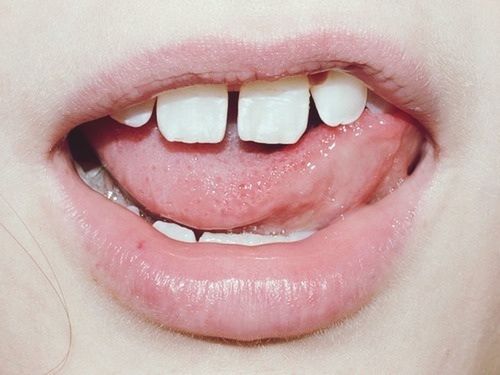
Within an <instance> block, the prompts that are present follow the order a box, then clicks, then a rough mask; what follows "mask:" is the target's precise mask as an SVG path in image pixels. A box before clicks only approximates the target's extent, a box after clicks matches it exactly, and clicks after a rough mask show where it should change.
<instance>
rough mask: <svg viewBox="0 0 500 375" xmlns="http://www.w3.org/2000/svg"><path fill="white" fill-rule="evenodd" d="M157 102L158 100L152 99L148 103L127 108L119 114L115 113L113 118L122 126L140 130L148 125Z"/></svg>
mask: <svg viewBox="0 0 500 375" xmlns="http://www.w3.org/2000/svg"><path fill="white" fill-rule="evenodd" d="M155 100H156V99H151V100H148V101H147V102H144V103H140V104H137V105H134V106H132V107H128V108H125V109H123V110H121V111H119V112H116V113H113V114H112V115H111V118H112V119H113V120H115V121H118V122H120V123H122V124H125V125H128V126H131V127H133V128H138V127H140V126H142V125H145V124H147V123H148V121H149V119H150V118H151V115H152V114H153V107H154V106H155Z"/></svg>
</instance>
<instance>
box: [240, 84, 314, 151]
mask: <svg viewBox="0 0 500 375" xmlns="http://www.w3.org/2000/svg"><path fill="white" fill-rule="evenodd" d="M309 96H310V94H309V80H308V78H307V77H305V76H300V77H299V76H297V77H289V78H284V79H280V80H279V81H274V82H264V81H254V82H250V83H246V84H244V85H243V86H242V87H241V89H240V96H239V101H238V134H239V136H240V138H241V139H242V140H244V141H253V142H259V143H268V144H293V143H296V142H297V141H298V140H299V138H300V137H301V136H302V134H304V132H305V130H306V128H307V119H308V117H309Z"/></svg>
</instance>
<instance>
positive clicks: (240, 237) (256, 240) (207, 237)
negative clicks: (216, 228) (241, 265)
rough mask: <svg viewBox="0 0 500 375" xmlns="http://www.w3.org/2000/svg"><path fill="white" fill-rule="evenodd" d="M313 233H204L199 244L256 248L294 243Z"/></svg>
mask: <svg viewBox="0 0 500 375" xmlns="http://www.w3.org/2000/svg"><path fill="white" fill-rule="evenodd" d="M312 234H313V232H295V233H290V234H289V235H288V236H283V235H276V236H272V235H263V234H254V233H240V234H236V233H211V232H205V233H203V234H202V235H201V237H200V242H211V243H220V244H232V245H245V246H258V245H265V244H270V243H277V242H296V241H300V240H303V239H305V238H307V237H309V236H311V235H312Z"/></svg>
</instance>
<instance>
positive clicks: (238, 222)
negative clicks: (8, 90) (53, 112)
mask: <svg viewBox="0 0 500 375" xmlns="http://www.w3.org/2000/svg"><path fill="white" fill-rule="evenodd" d="M295 43H298V42H297V41H295ZM358 46H359V44H358ZM233 47H234V46H233ZM225 48H227V46H226V47H225ZM269 48H270V49H271V50H273V49H274V50H277V49H279V48H278V47H277V46H270V47H269ZM318 48H319V47H318V46H317V45H311V46H308V47H304V48H302V49H301V53H302V54H303V60H304V61H308V63H307V64H305V63H303V62H302V60H301V59H299V58H297V56H293V57H289V61H287V62H286V63H287V64H289V66H288V69H281V70H280V68H279V65H280V64H282V63H281V62H279V60H275V63H274V65H273V66H272V69H269V67H267V68H265V67H262V66H259V65H258V64H255V66H253V68H252V69H251V71H252V72H253V74H246V75H245V74H241V73H240V74H234V73H232V74H229V73H224V72H221V73H217V74H213V73H212V74H211V75H206V74H197V75H193V74H187V75H186V74H178V75H175V76H174V75H172V74H171V75H166V76H165V77H163V78H162V82H165V84H164V85H163V86H162V85H160V86H162V87H158V83H157V82H158V80H156V81H155V82H156V83H155V84H154V85H149V86H148V87H149V88H145V89H144V90H142V91H141V92H139V93H138V94H135V96H134V95H129V96H128V97H129V98H132V97H133V99H128V101H127V103H126V106H123V103H122V102H120V101H119V100H115V101H114V102H113V103H114V104H113V105H112V110H110V111H109V112H107V113H106V112H104V113H99V115H98V116H97V115H95V114H93V116H92V118H85V121H82V122H80V125H78V124H76V123H74V124H73V125H72V126H71V127H70V128H68V129H67V130H68V133H67V134H65V135H64V137H63V141H62V142H59V145H60V146H59V147H57V148H56V149H55V150H54V160H55V162H56V165H57V170H58V175H59V177H60V180H61V181H62V185H63V189H64V194H65V196H66V197H67V202H68V206H67V208H68V209H67V213H68V215H69V216H70V217H71V218H72V219H73V220H75V222H76V223H78V225H79V227H80V228H81V229H82V230H83V237H84V241H85V245H86V248H87V249H88V252H89V257H88V258H89V260H90V267H91V271H92V273H93V274H94V276H95V277H96V279H97V280H98V281H99V282H100V283H102V284H104V285H106V286H107V287H108V288H109V289H110V290H111V292H112V293H113V294H114V295H115V296H116V297H117V298H118V299H119V300H121V301H122V302H124V303H125V304H126V305H128V306H129V307H131V308H132V309H134V310H136V311H138V312H140V313H142V314H144V316H146V317H147V318H148V319H151V320H152V321H154V322H157V323H160V324H162V325H165V326H166V327H169V328H171V329H175V330H178V331H181V332H186V333H191V334H195V335H201V336H211V337H221V338H228V339H235V340H244V341H249V340H257V339H264V338H285V337H293V336H299V335H302V334H305V333H309V332H312V331H314V330H317V329H320V328H325V327H328V326H329V325H331V324H332V323H333V322H335V321H337V320H339V319H342V318H345V317H347V316H348V315H350V314H352V313H353V312H356V311H357V310H359V309H360V308H361V307H362V306H363V305H364V304H366V303H367V302H368V301H369V300H370V299H371V298H372V297H373V295H374V294H375V293H376V292H377V290H379V288H380V286H381V285H382V283H383V281H384V279H385V278H386V277H385V276H386V274H387V269H388V268H389V267H388V266H389V265H390V264H391V263H392V260H393V258H394V256H395V255H396V254H397V253H399V252H400V251H401V250H402V247H403V246H404V243H405V240H406V238H407V236H408V233H409V232H410V229H411V224H412V222H413V218H414V216H415V213H416V209H417V205H418V201H419V199H420V196H421V194H422V192H423V191H424V189H425V186H426V183H427V181H428V179H429V176H430V175H431V173H432V170H433V165H434V147H433V145H432V139H431V138H430V136H429V134H430V133H431V132H432V129H430V128H429V127H428V126H427V124H426V123H425V122H427V121H428V119H429V116H430V115H429V114H430V113H431V112H432V111H431V109H430V108H428V109H426V108H425V107H424V106H423V104H422V103H423V102H425V100H424V99H422V98H423V97H425V96H426V95H427V92H426V90H425V89H424V88H421V87H420V86H419V84H421V83H422V79H421V76H420V75H418V74H417V75H416V73H415V70H414V69H411V68H410V65H408V66H406V68H405V69H401V72H399V73H395V72H393V73H391V74H385V73H387V70H383V69H382V68H379V67H378V66H379V65H380V64H382V63H383V61H382V62H381V59H380V58H379V59H377V57H376V56H375V55H376V52H373V51H374V50H375V48H374V46H373V45H372V47H371V48H372V49H371V50H370V49H362V50H363V51H364V55H363V61H365V60H364V59H366V60H370V58H371V59H373V60H374V62H373V63H371V64H367V63H366V62H363V63H361V62H359V61H361V58H356V56H354V55H353V54H352V53H351V54H350V55H349V56H348V53H347V52H346V51H344V55H343V56H338V51H337V55H336V54H335V53H336V52H335V51H334V50H333V47H331V46H330V47H324V48H322V51H321V53H319V52H318V51H317V49H318ZM370 51H372V52H370ZM240 52H241V53H240V54H239V59H240V60H239V61H245V63H246V64H249V63H248V61H249V59H245V58H246V57H248V56H250V55H252V56H259V54H262V53H265V52H263V51H262V48H260V49H259V48H255V49H248V48H245V51H240ZM190 53H191V52H190ZM321 54H324V56H322V55H321ZM275 55H276V54H275ZM312 56H314V57H315V59H316V60H317V61H316V60H314V61H313V62H311V59H312ZM334 57H335V58H334ZM177 58H179V57H177ZM253 58H254V57H253ZM223 59H224V61H226V59H227V56H226V57H224V58H223ZM218 64H219V66H220V65H221V64H220V62H219V63H218ZM228 64H230V62H228ZM234 64H238V63H237V62H236V63H234ZM401 64H402V65H404V64H410V63H409V62H408V61H404V62H402V63H401ZM240 65H241V64H240ZM291 66H294V67H300V68H297V69H290V67H291ZM375 66H377V67H378V68H377V69H375ZM411 66H413V65H411ZM205 69H207V70H206V71H214V70H211V69H210V67H208V68H207V67H205ZM266 69H267V70H266ZM234 70H239V71H242V69H236V68H234ZM247 70H248V68H247ZM248 71H250V70H248ZM277 72H281V73H277ZM399 76H401V77H403V78H401V79H399V78H398V77H399ZM175 77H177V78H175ZM179 77H180V78H179ZM186 77H187V78H186ZM138 82H140V81H138ZM402 82H404V83H402ZM408 93H411V95H410V94H408ZM412 95H415V97H412ZM382 96H383V97H384V98H386V99H382ZM116 103H119V104H116ZM75 117H77V116H75ZM418 117H419V118H418ZM82 118H84V116H83V115H82ZM70 130H71V131H70Z"/></svg>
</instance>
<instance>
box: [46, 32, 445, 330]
mask: <svg viewBox="0 0 500 375" xmlns="http://www.w3.org/2000/svg"><path fill="white" fill-rule="evenodd" d="M402 56H404V54H403V53H401V52H398V51H397V49H396V48H395V47H393V46H388V45H387V44H384V43H382V42H380V41H374V40H369V39H363V38H358V37H353V36H346V35H326V34H321V35H316V36H308V37H305V38H301V39H300V40H297V39H294V40H292V41H290V40H289V41H284V42H282V43H279V44H276V45H264V46H263V45H244V44H239V43H228V42H222V43H220V42H208V43H206V44H200V43H194V42H193V43H187V44H184V45H182V46H177V47H174V48H171V49H162V50H160V51H157V52H156V53H153V54H148V55H147V56H141V57H140V58H137V59H133V60H132V61H131V62H128V63H127V64H125V65H123V66H122V67H121V68H120V69H118V70H117V71H116V70H115V71H114V73H113V74H103V75H102V77H104V78H103V79H101V80H100V81H101V82H103V83H102V86H101V84H97V85H93V86H92V87H90V88H89V89H87V90H85V91H84V92H83V93H79V94H78V95H77V96H76V99H75V98H72V100H71V101H70V103H71V104H70V105H69V107H68V111H67V113H70V114H71V116H68V115H66V118H65V119H66V120H68V119H71V124H69V122H70V121H66V124H65V125H64V126H61V127H60V128H61V129H59V131H60V132H62V133H64V132H67V131H68V129H69V127H70V126H74V125H75V124H76V123H78V122H83V121H86V120H89V119H90V118H96V117H101V116H104V115H106V114H107V113H109V112H111V109H112V108H116V107H120V106H123V105H126V104H130V103H131V102H135V101H139V100H141V99H144V98H147V97H150V96H152V95H154V94H157V93H158V92H159V91H161V90H164V89H166V88H168V87H175V86H179V85H183V84H187V83H192V82H193V81H195V82H200V81H206V82H217V81H223V82H232V83H235V84H236V83H237V81H238V79H235V78H234V77H236V76H238V75H241V76H242V77H243V79H247V78H249V77H250V78H252V77H253V78H255V77H257V78H263V77H264V78H265V77H277V76H280V75H283V74H297V73H300V72H302V71H305V70H308V69H310V70H317V69H322V68H327V67H332V66H343V67H344V68H346V69H349V70H351V71H352V72H354V73H356V74H357V75H358V76H360V77H362V78H363V79H364V80H365V82H367V83H368V84H369V85H371V86H372V87H374V88H375V89H376V91H377V92H378V93H381V94H382V95H384V96H386V97H387V98H389V99H390V100H391V101H392V102H393V103H395V104H397V105H400V106H404V107H405V111H406V112H408V113H410V114H412V115H414V117H416V118H417V119H419V120H420V121H421V122H422V123H424V125H425V124H426V123H427V122H429V120H430V118H431V117H432V116H433V114H434V113H435V109H434V108H433V107H431V106H430V101H429V100H430V98H433V97H434V95H432V93H431V92H430V88H429V85H428V82H429V80H428V79H425V77H426V76H425V75H424V73H423V72H422V71H421V65H420V64H417V63H414V62H411V61H410V60H409V58H404V59H401V57H402ZM194 57H196V58H194ZM311 61H312V62H311ZM367 61H370V65H367V64H366V62H367ZM395 62H398V64H395ZM315 64H316V65H317V67H316V68H314V67H313V66H315ZM318 64H319V65H318ZM395 66H397V67H395ZM387 67H388V69H394V70H391V71H389V70H388V69H387ZM192 72H195V73H196V74H195V75H192V74H190V73H192ZM204 72H222V73H221V74H220V76H219V73H217V74H216V73H210V74H208V73H207V74H205V73H204ZM230 72H237V73H235V76H234V77H233V76H230V75H228V74H229V73H230ZM244 72H246V73H247V76H246V77H245V76H244ZM120 77H125V79H124V80H122V79H121V78H120ZM228 77H229V78H228ZM386 77H392V78H391V80H387V79H385V78H386ZM395 88H397V89H396V90H394V89H395ZM104 89H105V90H104ZM88 93H92V95H91V97H90V98H89V95H88ZM86 94H87V95H86ZM100 106H101V108H104V109H99V110H98V109H97V108H99V107H100ZM78 108H94V109H93V110H91V114H89V113H88V112H87V113H86V114H79V113H78ZM423 109H425V110H423ZM430 130H432V129H430ZM53 160H54V163H55V166H56V170H57V173H58V177H59V178H60V180H61V181H62V185H63V194H64V196H65V198H66V199H64V201H65V202H67V207H66V209H67V210H66V211H67V215H68V216H69V217H71V219H72V220H73V221H74V222H75V224H76V225H77V226H78V227H79V229H80V230H81V233H82V236H83V243H84V245H85V248H86V250H87V252H88V255H89V256H88V259H89V262H90V269H91V271H92V273H93V274H94V276H95V277H96V279H97V280H98V281H99V282H100V283H102V284H104V285H105V286H106V287H107V288H109V289H110V290H111V291H112V293H113V294H114V295H115V296H117V297H118V298H119V299H120V300H121V301H123V302H124V303H125V304H127V305H128V306H130V307H132V308H133V309H135V310H136V311H139V312H141V313H143V314H144V315H145V316H146V317H147V318H149V319H151V320H153V321H156V322H159V323H161V324H164V325H165V326H167V327H169V328H172V329H175V330H179V331H183V332H188V333H193V334H198V335H203V336H215V337H223V338H229V339H236V340H255V339H261V338H271V337H290V336H297V335H301V334H305V333H308V332H311V331H313V330H315V329H319V328H323V327H327V326H328V325H330V324H331V323H332V322H334V321H336V320H338V319H341V318H344V317H346V316H348V315H349V314H350V313H353V312H355V311H356V310H358V309H359V308H361V307H362V306H363V304H365V303H367V301H369V300H370V299H371V298H372V297H373V295H374V294H375V293H376V292H377V290H378V289H379V288H380V286H381V284H382V283H383V281H384V279H385V276H386V274H387V272H386V271H387V268H388V267H389V266H390V264H391V262H392V261H393V259H394V257H395V256H396V255H397V254H398V253H400V252H401V251H402V250H403V247H404V243H405V240H406V238H407V236H408V234H409V233H410V229H411V223H412V221H413V220H412V219H413V217H414V215H415V212H416V210H417V206H418V202H419V199H420V197H421V194H422V192H423V191H424V188H425V186H426V183H427V181H428V180H429V178H430V176H431V174H432V171H433V166H434V160H433V156H432V155H431V152H430V150H429V152H427V153H426V155H425V157H424V158H423V160H422V162H421V163H420V165H419V167H418V168H417V170H416V171H415V173H414V174H413V175H412V176H411V177H410V178H408V180H407V181H406V182H405V183H404V184H403V185H402V186H401V187H400V188H399V189H398V190H397V191H396V192H395V193H393V194H391V195H389V196H387V197H385V198H384V199H382V200H380V201H378V202H377V203H375V204H373V205H369V206H365V207H362V208H359V209H356V210H354V211H352V212H351V213H349V214H347V215H346V216H345V218H344V220H339V221H336V222H334V223H333V224H331V225H330V226H329V227H327V228H325V229H323V230H321V231H319V232H317V233H316V234H315V235H313V236H312V237H310V238H308V239H306V240H304V241H301V242H298V243H292V244H274V245H265V246H259V247H254V248H248V247H242V246H235V245H215V244H196V245H193V244H185V243H180V242H176V241H173V240H170V239H168V238H166V237H165V236H163V235H162V234H160V233H158V232H157V231H156V230H154V229H153V228H152V227H151V226H150V225H149V224H148V223H146V222H145V221H144V220H142V219H141V218H138V217H136V216H135V215H133V214H131V213H130V212H128V211H127V210H125V209H122V208H120V207H119V206H117V205H115V204H113V203H111V202H109V201H107V200H105V199H104V198H103V197H101V196H100V195H98V194H96V193H93V192H91V191H90V190H89V189H88V188H86V187H85V186H84V185H83V183H82V182H81V181H79V179H78V178H77V176H76V175H75V172H74V170H73V167H72V165H71V163H70V161H69V159H68V157H67V155H66V154H65V153H62V152H55V153H54V159H53Z"/></svg>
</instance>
